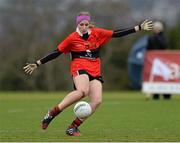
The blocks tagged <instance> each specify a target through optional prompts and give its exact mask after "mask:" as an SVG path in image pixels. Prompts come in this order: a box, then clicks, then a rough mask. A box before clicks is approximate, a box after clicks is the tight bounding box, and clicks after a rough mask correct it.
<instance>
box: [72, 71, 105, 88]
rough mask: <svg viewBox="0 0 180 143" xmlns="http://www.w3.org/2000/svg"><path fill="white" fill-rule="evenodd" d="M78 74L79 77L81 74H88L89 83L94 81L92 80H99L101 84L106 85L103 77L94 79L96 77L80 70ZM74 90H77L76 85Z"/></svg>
mask: <svg viewBox="0 0 180 143" xmlns="http://www.w3.org/2000/svg"><path fill="white" fill-rule="evenodd" d="M77 72H78V75H81V74H86V75H88V77H89V81H92V80H94V79H96V80H99V81H100V82H101V83H104V80H103V78H102V76H96V77H94V76H92V75H90V74H89V73H88V72H87V71H85V70H78V71H77ZM73 84H74V83H73ZM74 89H76V87H75V84H74Z"/></svg>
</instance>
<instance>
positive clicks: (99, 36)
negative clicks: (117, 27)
mask: <svg viewBox="0 0 180 143" xmlns="http://www.w3.org/2000/svg"><path fill="white" fill-rule="evenodd" d="M112 35H113V31H112V30H105V29H101V28H91V33H90V35H89V37H88V39H87V40H84V39H83V38H82V37H81V36H80V35H79V34H78V32H73V33H72V34H70V35H69V36H68V37H67V38H66V39H65V40H64V41H62V42H61V43H60V44H59V45H58V50H59V51H60V52H63V53H65V54H66V53H70V52H81V51H86V50H95V49H97V48H99V47H101V46H102V45H104V44H106V43H107V42H108V41H109V40H110V39H111V38H112ZM100 67H101V62H100V58H97V59H94V60H91V59H85V58H76V59H74V60H72V61H71V74H72V75H73V76H76V75H77V71H78V70H85V71H87V72H88V73H89V74H91V75H92V76H94V77H96V76H100V75H101V72H100Z"/></svg>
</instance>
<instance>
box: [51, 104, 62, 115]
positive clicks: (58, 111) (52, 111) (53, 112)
mask: <svg viewBox="0 0 180 143" xmlns="http://www.w3.org/2000/svg"><path fill="white" fill-rule="evenodd" d="M60 112H61V110H60V109H59V107H58V106H55V107H53V108H52V109H51V110H50V115H51V116H53V117H55V116H57V115H58V114H59V113H60Z"/></svg>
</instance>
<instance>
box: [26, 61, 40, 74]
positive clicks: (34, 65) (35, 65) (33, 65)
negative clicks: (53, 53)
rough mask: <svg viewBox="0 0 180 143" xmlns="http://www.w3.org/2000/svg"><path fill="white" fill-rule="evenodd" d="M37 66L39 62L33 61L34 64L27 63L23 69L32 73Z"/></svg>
mask: <svg viewBox="0 0 180 143" xmlns="http://www.w3.org/2000/svg"><path fill="white" fill-rule="evenodd" d="M37 67H38V64H37V63H33V64H30V63H27V65H26V66H25V67H23V69H24V71H25V73H27V74H30V75H31V74H32V73H33V71H34V70H35V69H36V68H37Z"/></svg>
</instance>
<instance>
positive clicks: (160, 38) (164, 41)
mask: <svg viewBox="0 0 180 143" xmlns="http://www.w3.org/2000/svg"><path fill="white" fill-rule="evenodd" d="M168 46H169V43H168V38H167V36H166V35H165V33H164V25H163V24H162V22H160V21H156V22H154V27H153V35H152V36H149V39H148V46H147V50H165V49H167V48H168ZM162 95H163V98H164V99H170V98H171V94H169V93H164V94H162ZM152 96H153V99H155V100H156V99H159V98H160V94H158V93H156V94H153V95H152Z"/></svg>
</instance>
